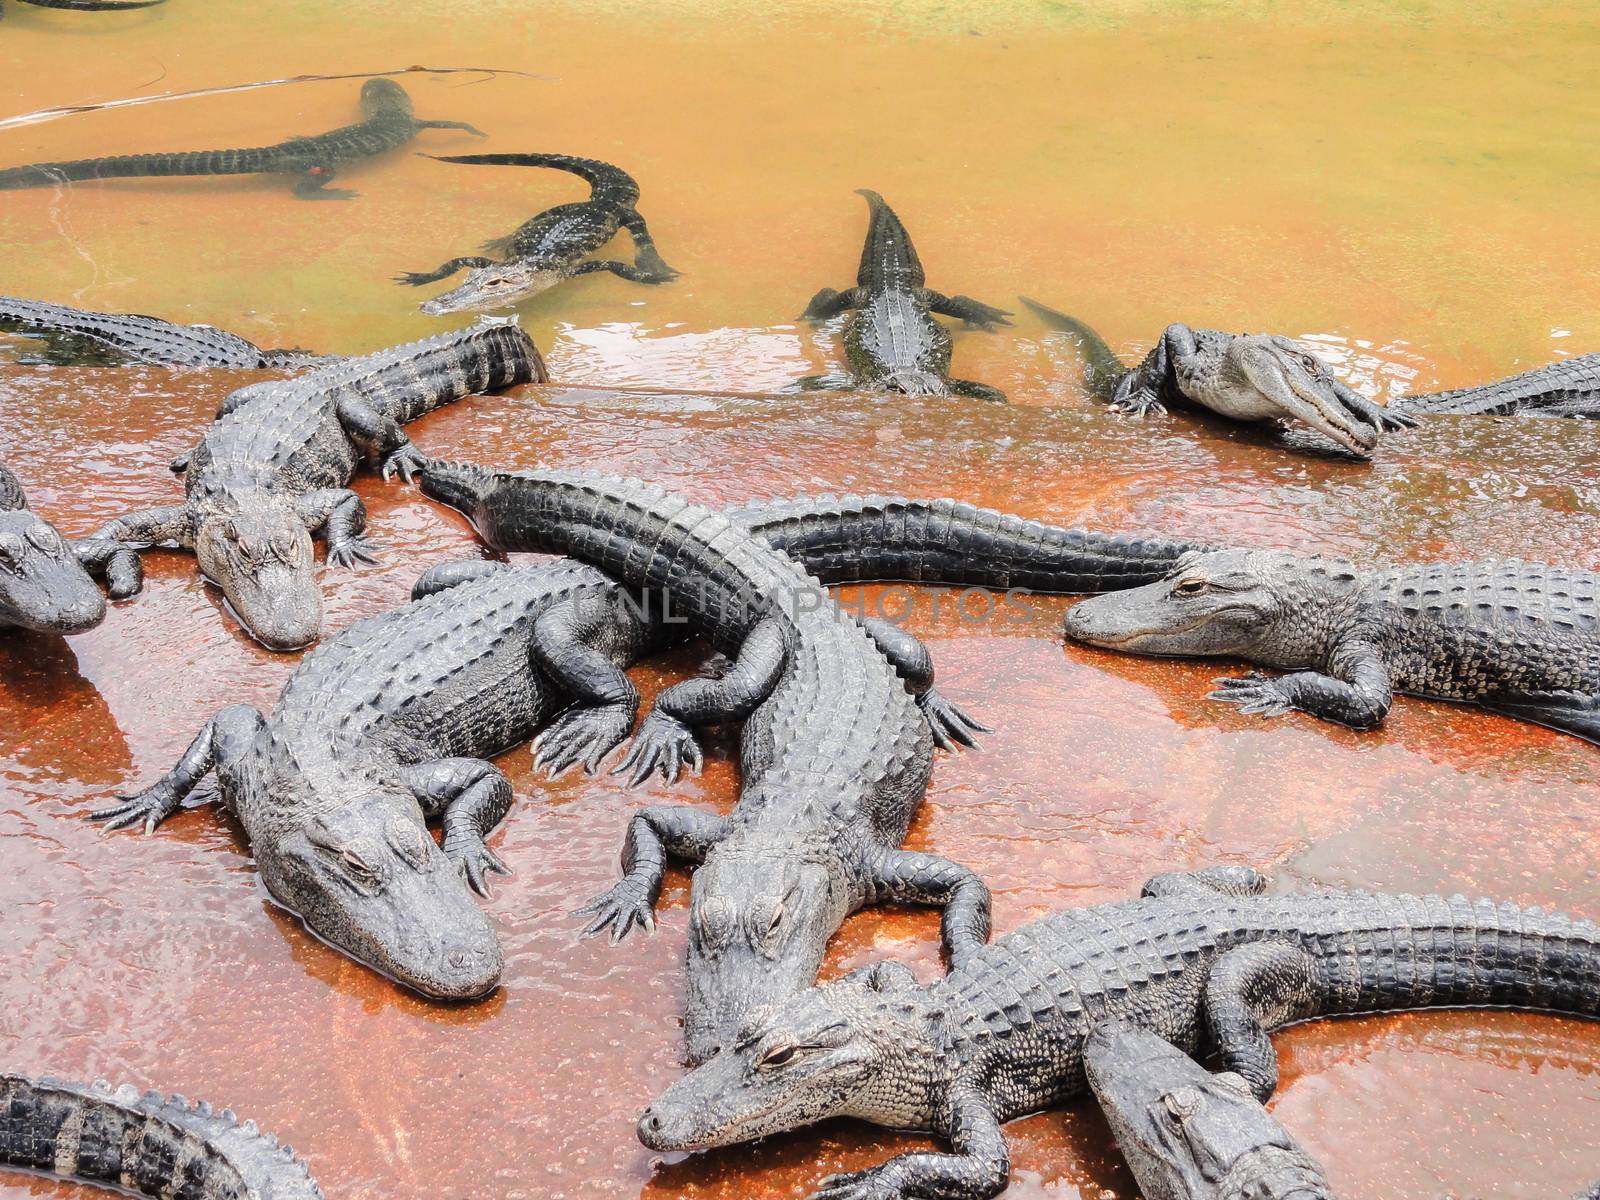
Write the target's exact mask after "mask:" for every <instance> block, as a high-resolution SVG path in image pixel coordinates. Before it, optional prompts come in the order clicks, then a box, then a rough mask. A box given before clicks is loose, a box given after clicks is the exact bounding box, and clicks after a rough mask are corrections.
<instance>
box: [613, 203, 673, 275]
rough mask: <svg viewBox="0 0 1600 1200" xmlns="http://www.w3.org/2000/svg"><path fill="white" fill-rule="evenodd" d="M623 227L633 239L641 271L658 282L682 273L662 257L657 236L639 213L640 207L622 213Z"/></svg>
mask: <svg viewBox="0 0 1600 1200" xmlns="http://www.w3.org/2000/svg"><path fill="white" fill-rule="evenodd" d="M622 227H623V228H624V229H626V230H627V231H628V236H629V237H631V238H632V239H633V262H634V265H635V266H636V267H638V268H639V269H640V270H641V271H644V272H646V273H648V274H649V275H651V276H653V277H654V279H655V281H656V282H658V283H666V282H667V281H668V280H672V279H676V278H677V277H678V276H679V275H680V274H682V272H680V271H675V270H673V269H672V268H671V267H669V266H667V264H666V260H664V259H663V258H662V257H661V252H660V251H659V250H657V249H656V241H655V238H653V237H651V236H650V229H649V227H648V226H647V225H646V224H645V223H644V218H643V217H642V216H640V215H639V211H638V209H634V208H630V209H628V210H627V211H626V212H624V213H623V214H622Z"/></svg>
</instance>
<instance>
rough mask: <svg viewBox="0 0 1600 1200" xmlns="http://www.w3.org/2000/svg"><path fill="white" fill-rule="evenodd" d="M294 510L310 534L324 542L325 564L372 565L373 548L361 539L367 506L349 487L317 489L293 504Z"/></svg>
mask: <svg viewBox="0 0 1600 1200" xmlns="http://www.w3.org/2000/svg"><path fill="white" fill-rule="evenodd" d="M295 511H296V512H297V513H298V514H299V516H300V519H301V520H302V521H304V522H305V526H306V528H307V529H309V530H310V531H311V532H312V533H313V534H316V533H318V532H320V533H321V534H322V536H323V538H324V539H325V540H326V541H327V543H328V562H329V563H331V564H332V565H333V566H336V567H347V568H350V569H354V568H355V565H356V563H358V562H364V563H376V562H377V561H378V558H377V555H376V554H375V553H374V552H373V551H374V550H375V549H376V547H374V546H373V544H372V543H371V542H369V541H368V540H367V539H366V538H364V537H362V536H361V531H362V530H363V529H365V528H366V527H367V506H366V505H365V504H363V503H361V497H360V496H358V495H356V494H355V493H354V492H352V491H351V490H350V489H349V488H319V489H318V490H317V491H314V492H307V493H306V494H305V495H303V496H301V497H300V498H299V499H298V500H297V501H296V502H295Z"/></svg>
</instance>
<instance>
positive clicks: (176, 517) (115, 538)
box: [72, 504, 194, 600]
mask: <svg viewBox="0 0 1600 1200" xmlns="http://www.w3.org/2000/svg"><path fill="white" fill-rule="evenodd" d="M193 529H194V522H193V520H192V519H191V517H190V514H189V506H188V505H187V504H173V505H170V506H168V507H166V508H147V509H145V510H144V511H143V512H136V513H129V514H128V515H127V516H125V517H118V518H117V519H116V520H115V521H109V522H107V523H106V524H105V525H102V526H101V527H100V528H99V529H98V530H96V531H95V532H94V533H92V534H90V535H89V536H88V537H86V538H82V539H80V540H79V541H76V542H74V543H73V546H72V550H73V553H74V554H75V555H76V556H77V559H78V562H79V563H81V564H82V565H83V569H84V570H86V571H88V572H89V574H91V575H93V576H94V577H95V578H96V579H103V580H105V581H106V591H107V592H109V593H110V595H111V598H112V599H113V600H122V599H125V598H126V597H128V596H132V595H134V594H135V593H137V592H138V591H139V589H140V588H141V587H143V586H144V567H143V565H142V564H141V563H140V561H139V552H138V550H137V549H135V547H136V546H153V545H157V544H158V543H161V542H177V543H178V544H179V545H181V546H184V547H185V548H188V545H189V539H190V537H191V535H192V532H193Z"/></svg>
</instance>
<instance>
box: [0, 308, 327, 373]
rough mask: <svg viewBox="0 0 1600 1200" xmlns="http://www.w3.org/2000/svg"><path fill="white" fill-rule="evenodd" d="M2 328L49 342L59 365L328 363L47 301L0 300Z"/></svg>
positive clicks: (212, 332)
mask: <svg viewBox="0 0 1600 1200" xmlns="http://www.w3.org/2000/svg"><path fill="white" fill-rule="evenodd" d="M0 329H3V330H6V331H7V332H23V333H27V334H30V335H33V336H36V337H42V338H45V339H47V340H48V341H49V342H50V347H51V348H50V353H49V361H50V362H51V363H52V364H53V365H56V366H89V365H102V364H111V363H122V362H138V363H152V364H154V365H156V366H163V367H243V368H246V369H249V368H289V367H306V366H312V365H315V364H317V363H322V362H327V361H328V360H327V359H326V358H321V357H319V356H317V355H314V354H310V353H308V352H306V351H303V350H263V349H262V348H261V347H259V346H257V345H255V344H254V343H253V342H249V341H246V340H245V339H244V338H242V337H240V336H239V335H238V334H236V333H229V332H228V331H227V330H225V329H217V328H216V327H215V326H212V325H174V324H173V323H172V322H170V321H163V320H161V319H160V318H159V317H143V316H138V315H136V314H134V313H102V312H88V311H87V310H85V309H81V308H68V307H66V306H65V305H61V304H47V303H45V302H44V301H43V300H22V299H19V298H18V297H15V296H0Z"/></svg>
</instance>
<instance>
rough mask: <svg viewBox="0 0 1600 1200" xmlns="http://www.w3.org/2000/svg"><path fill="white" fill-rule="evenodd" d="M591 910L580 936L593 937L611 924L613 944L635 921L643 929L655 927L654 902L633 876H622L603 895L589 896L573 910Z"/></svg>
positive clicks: (579, 914) (578, 913) (585, 912)
mask: <svg viewBox="0 0 1600 1200" xmlns="http://www.w3.org/2000/svg"><path fill="white" fill-rule="evenodd" d="M591 913H592V914H593V919H592V920H591V921H590V922H589V923H588V924H587V925H585V926H584V927H583V933H582V934H581V935H580V936H582V937H594V936H595V935H596V934H598V933H600V932H602V931H603V930H604V929H605V928H606V927H607V926H610V927H611V944H612V945H616V944H617V943H618V942H620V941H621V940H622V939H623V938H625V937H627V936H628V934H629V932H630V931H631V930H632V929H633V927H634V926H635V925H637V926H638V927H639V928H640V929H642V930H644V931H645V932H646V933H654V932H655V931H656V914H655V906H654V905H652V904H651V903H650V897H649V896H648V895H647V894H646V893H645V890H644V888H643V887H642V886H641V885H639V884H636V883H634V882H633V881H632V880H629V879H624V880H622V881H621V882H619V883H618V884H617V886H616V887H614V888H612V889H611V890H610V891H609V892H607V893H606V894H605V895H603V896H601V897H600V898H599V899H597V900H592V901H590V902H589V903H588V904H585V905H584V906H583V907H582V908H580V909H577V910H575V911H574V912H573V914H572V915H573V916H575V917H584V916H589V915H590V914H591Z"/></svg>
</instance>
